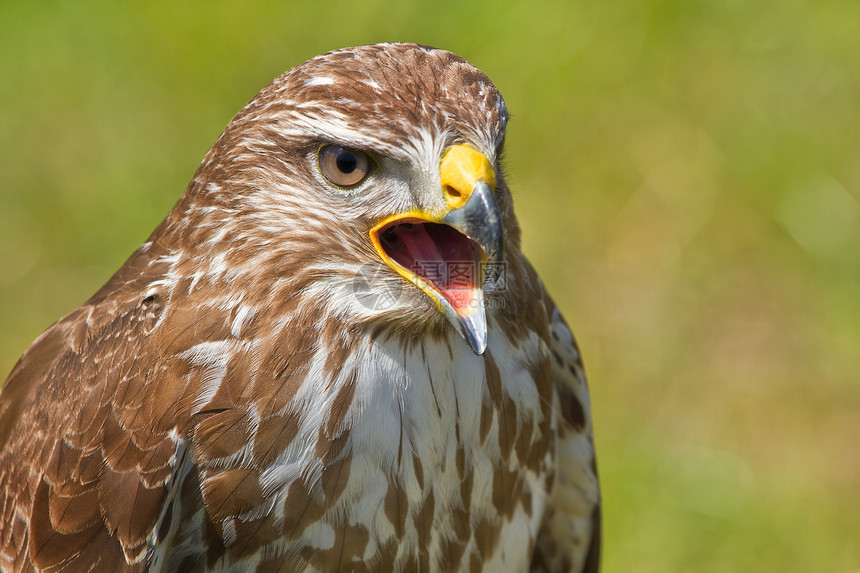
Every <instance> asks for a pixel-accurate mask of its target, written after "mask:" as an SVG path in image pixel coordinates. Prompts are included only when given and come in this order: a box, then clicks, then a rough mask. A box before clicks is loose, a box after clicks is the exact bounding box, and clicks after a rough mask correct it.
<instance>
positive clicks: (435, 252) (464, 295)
mask: <svg viewBox="0 0 860 573" xmlns="http://www.w3.org/2000/svg"><path fill="white" fill-rule="evenodd" d="M439 173H440V176H441V180H442V192H443V194H444V196H445V200H446V202H447V206H448V208H447V209H444V210H442V211H441V212H425V211H420V210H414V211H409V212H407V213H401V214H398V215H394V216H392V217H388V218H386V219H384V220H383V221H382V222H380V223H379V224H377V225H376V226H374V227H373V229H371V230H370V239H371V241H373V246H374V247H375V248H376V251H377V252H378V253H379V255H380V256H381V257H382V259H383V260H384V261H385V262H386V263H387V264H388V265H389V266H390V267H391V268H393V269H394V270H395V271H397V272H398V273H400V275H402V276H403V277H404V278H406V279H407V280H409V281H410V282H412V283H414V284H415V285H416V286H418V288H420V289H421V290H423V291H424V292H425V293H426V294H427V296H429V297H430V299H431V300H432V301H433V302H434V303H435V304H436V306H437V307H438V308H439V310H440V311H441V312H442V313H443V314H444V315H445V318H447V319H448V321H449V322H450V323H451V324H452V325H453V326H454V328H456V329H457V331H458V332H459V333H460V334H461V335H462V336H463V338H464V339H465V340H466V341H467V342H468V343H469V347H470V348H471V349H472V350H473V351H474V352H475V354H483V352H484V350H486V348H487V315H486V312H485V308H484V306H485V305H484V282H485V280H486V276H487V272H488V270H489V271H490V272H492V273H494V274H495V273H497V272H500V271H501V269H502V261H503V260H504V231H503V228H502V220H501V216H500V214H499V207H498V205H497V204H496V200H495V198H494V197H493V191H494V189H495V187H496V174H495V171H493V167H492V165H491V164H490V161H489V160H488V159H487V158H486V157H485V156H484V155H483V154H481V153H479V152H478V151H476V150H474V149H473V148H471V147H469V146H467V145H453V146H451V147H450V148H448V150H447V151H446V152H445V155H444V156H443V157H442V161H441V163H440V164H439Z"/></svg>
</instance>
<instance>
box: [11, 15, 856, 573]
mask: <svg viewBox="0 0 860 573" xmlns="http://www.w3.org/2000/svg"><path fill="white" fill-rule="evenodd" d="M858 23H860V3H857V2H844V1H841V0H820V1H818V2H816V3H814V4H813V3H807V2H800V1H797V0H781V1H775V0H770V1H769V0H764V1H759V2H743V1H741V0H695V1H681V0H675V1H670V0H648V1H641V0H611V1H609V2H605V3H601V2H590V1H585V0H573V1H549V0H536V1H532V2H524V1H512V0H494V1H492V2H491V1H486V2H471V3H465V2H447V1H439V2H434V3H426V4H418V3H405V2H402V3H401V2H393V1H390V0H389V1H388V2H380V1H377V0H365V1H364V2H360V3H356V2H343V1H341V0H331V1H328V2H283V1H280V2H275V1H267V2H254V3H251V2H239V1H226V0H224V1H222V0H219V1H212V2H202V1H198V2H183V3H167V2H163V3H160V2H140V3H132V2H128V3H122V2H111V1H106V0H104V1H88V0H87V1H81V2H72V1H56V0H53V1H51V0H46V1H44V2H26V1H23V0H4V1H3V2H2V3H0V370H2V371H3V373H4V375H5V372H8V371H9V370H10V369H11V368H12V366H13V364H14V361H15V360H16V359H17V357H18V356H19V355H20V353H21V352H23V350H24V349H25V348H26V347H27V345H28V344H29V343H30V341H31V340H32V339H33V338H34V337H35V336H36V335H37V334H38V333H39V332H41V331H42V330H43V329H44V328H45V327H47V326H48V325H49V324H50V323H51V322H53V321H54V320H56V319H57V318H58V317H60V316H61V315H63V314H65V313H66V312H68V311H70V310H72V309H73V308H75V307H76V306H77V305H79V304H80V303H81V302H82V301H83V300H85V299H86V298H87V297H88V296H89V295H90V294H91V293H92V292H94V291H95V290H96V289H97V288H98V287H99V286H100V285H101V284H102V283H103V282H104V281H105V280H106V279H107V278H108V277H109V276H110V274H111V273H112V271H113V270H115V269H116V268H117V267H118V266H119V265H121V264H122V262H123V261H124V260H125V258H126V257H127V256H128V255H129V254H130V253H131V252H132V250H133V249H134V248H136V246H137V245H138V244H139V243H141V242H142V241H143V240H144V239H145V238H146V236H147V235H148V234H149V232H150V231H151V230H152V229H153V228H154V227H155V225H156V224H157V223H158V222H159V221H160V220H161V218H162V217H163V216H164V215H165V214H166V213H167V211H168V210H169V208H170V207H171V205H172V204H173V203H174V202H175V201H176V199H177V198H178V197H179V195H180V194H181V193H182V190H183V189H184V187H185V185H186V184H187V182H188V181H189V180H190V178H191V175H192V174H193V172H194V169H195V168H196V166H197V164H198V163H199V161H200V160H201V158H202V157H203V154H204V153H205V152H206V150H207V149H208V147H209V146H210V145H211V144H212V142H213V141H214V140H215V138H216V137H217V136H218V134H219V133H220V132H221V130H222V129H223V127H224V126H225V125H226V124H227V122H228V121H229V120H230V118H231V117H232V115H233V114H234V113H235V112H237V111H238V110H239V109H240V108H241V107H242V105H243V104H244V103H245V102H246V101H247V100H248V99H249V98H250V97H252V96H253V95H254V93H256V91H257V90H258V89H260V88H261V87H262V86H264V85H265V84H266V83H268V82H269V81H270V80H271V79H272V78H274V77H275V76H276V75H278V74H280V73H281V72H282V71H284V70H285V69H287V68H289V67H291V66H293V65H295V64H298V63H300V62H302V61H304V60H305V59H307V58H309V57H311V56H313V55H315V54H317V53H320V52H322V51H326V50H329V49H334V48H338V47H343V46H347V45H355V44H363V43H374V42H379V41H416V42H421V43H426V44H431V45H435V46H438V47H444V48H447V49H449V50H452V51H455V52H457V53H459V54H461V55H463V56H465V57H466V58H467V59H469V60H470V61H472V62H473V63H474V64H476V65H477V66H478V67H480V68H482V69H483V70H484V71H485V72H487V74H488V75H489V76H490V77H491V78H493V80H494V81H495V83H496V84H497V85H498V87H499V88H500V89H501V91H502V93H503V94H504V95H505V98H506V101H507V104H508V107H509V109H510V110H511V111H512V114H513V121H512V123H511V125H510V128H509V137H508V146H507V150H508V153H507V157H508V171H509V180H510V182H511V185H512V188H513V189H514V192H515V198H516V202H517V208H518V212H519V215H520V219H521V222H522V225H523V227H524V236H525V244H526V249H527V252H528V253H529V255H530V257H531V258H532V260H533V262H534V263H535V264H536V266H537V267H538V269H539V270H540V272H541V274H542V276H543V277H544V279H545V281H546V282H547V283H548V285H549V287H550V289H551V291H552V292H553V293H554V296H555V297H556V299H557V300H558V301H559V303H560V304H561V306H562V308H563V309H564V310H565V312H566V315H567V317H568V319H569V321H570V322H571V323H572V324H573V325H574V327H575V330H576V332H577V335H578V338H579V340H580V343H581V346H582V347H583V351H584V353H585V357H586V361H587V367H588V370H589V375H590V379H591V384H592V393H593V401H594V410H595V423H596V431H597V444H598V447H599V449H600V467H601V472H602V480H603V492H604V497H605V507H606V518H605V524H606V525H605V535H606V542H605V567H604V571H606V572H623V571H643V572H651V571H653V572H664V571H706V572H707V571H809V572H822V571H839V572H841V571H860V544H858V537H860V455H858V444H857V442H858V438H860V385H858V372H860V300H858V297H860V289H858V287H860V262H858V261H859V260H860V207H858V199H860V113H858V111H860V33H858V28H860V26H858Z"/></svg>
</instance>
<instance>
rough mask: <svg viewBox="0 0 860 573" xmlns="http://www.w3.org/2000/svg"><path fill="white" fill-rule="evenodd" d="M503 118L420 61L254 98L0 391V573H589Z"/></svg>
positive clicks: (581, 492) (392, 57)
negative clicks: (123, 255) (135, 242)
mask: <svg viewBox="0 0 860 573" xmlns="http://www.w3.org/2000/svg"><path fill="white" fill-rule="evenodd" d="M507 120H508V114H507V111H506V107H505V104H504V101H503V100H502V97H501V95H500V94H499V92H498V90H497V89H496V87H495V86H494V85H493V83H492V82H491V81H490V80H489V79H488V78H487V77H486V76H485V75H484V74H483V73H482V72H480V71H479V70H478V69H476V68H475V67H473V66H472V65H471V64H469V63H468V62H466V61H465V60H463V59H462V58H460V57H458V56H455V55H453V54H451V53H450V52H446V51H443V50H437V49H432V48H429V47H426V46H420V45H415V44H380V45H374V46H364V47H358V48H350V49H342V50H338V51H334V52H330V53H326V54H323V55H321V56H318V57H315V58H313V59H311V60H309V61H308V62H306V63H304V64H301V65H299V66H297V67H295V68H293V69H291V70H290V71H288V72H286V73H285V74H283V75H282V76H280V77H279V78H277V79H276V80H274V81H273V82H272V83H271V84H270V85H268V86H267V87H265V88H264V89H263V90H262V91H261V92H260V93H259V94H257V95H256V96H255V97H254V98H253V99H252V100H251V101H250V102H249V103H248V104H247V105H246V106H245V107H244V108H243V109H242V110H241V111H240V112H239V114H238V115H236V117H235V118H234V119H233V120H232V121H231V122H230V124H229V125H228V126H227V128H226V130H225V131H224V133H223V134H222V135H221V136H220V137H219V138H218V140H217V141H216V142H215V144H214V145H213V147H212V148H211V150H210V151H209V152H208V153H207V154H206V156H205V158H204V160H203V162H202V163H201V165H200V167H199V169H198V170H197V172H196V174H195V176H194V178H193V180H192V181H191V183H190V184H189V186H188V188H187V190H186V192H185V194H184V195H182V197H181V198H180V199H179V201H178V203H177V204H176V205H175V207H174V208H173V209H172V211H171V212H170V213H169V214H168V216H167V217H166V218H165V219H164V221H163V222H162V223H161V224H160V225H159V226H158V227H157V228H156V229H155V231H154V232H153V233H152V235H151V236H150V237H149V239H148V240H147V241H146V242H145V243H144V244H143V245H142V246H140V248H138V249H137V250H136V251H135V252H134V253H133V254H132V255H131V257H130V258H129V259H128V261H127V262H126V263H125V264H124V265H123V266H122V267H121V268H120V269H119V270H118V271H117V272H116V274H114V276H113V277H112V278H111V279H110V280H109V281H108V282H107V284H105V285H104V286H103V287H102V288H101V289H100V290H99V291H98V292H97V293H96V294H95V295H93V297H92V298H90V299H89V300H88V301H87V302H86V303H85V304H84V305H83V306H81V307H80V308H78V309H77V310H75V311H73V312H72V313H71V314H69V315H68V316H66V317H65V318H62V319H61V320H59V321H58V322H57V323H56V324H54V325H53V326H51V327H50V328H48V330H47V331H45V332H44V333H43V334H42V335H41V336H39V337H38V338H37V339H36V341H35V342H34V343H33V344H32V346H31V347H30V348H29V349H28V350H27V351H26V352H25V353H24V355H23V356H22V358H21V359H20V361H19V362H18V363H17V364H16V365H15V367H14V369H13V370H12V372H11V374H10V375H9V378H8V379H7V380H6V382H5V384H4V385H3V386H2V393H0V570H2V571H3V572H7V573H12V572H19V571H70V572H71V571H74V572H78V571H150V572H162V571H165V572H167V571H171V572H172V571H211V572H215V571H218V572H228V571H230V572H238V571H243V572H244V571H257V572H271V571H336V570H342V571H368V570H374V571H481V570H483V571H528V570H531V571H596V570H597V564H598V560H599V547H600V541H599V540H600V499H599V490H598V481H597V472H596V465H595V456H594V448H593V440H592V431H591V414H590V405H589V396H588V389H587V386H586V380H585V376H584V373H583V367H582V363H581V361H580V355H579V351H578V350H577V346H576V343H575V341H574V338H573V335H572V334H571V331H570V329H569V328H568V326H567V325H566V324H565V321H564V319H563V318H562V316H561V314H560V313H559V310H558V308H557V307H556V306H555V304H554V303H553V301H552V299H551V298H550V297H549V295H548V294H547V292H546V290H545V288H544V286H543V284H542V282H541V280H540V279H539V278H538V276H537V274H536V273H535V271H534V270H533V268H532V267H531V266H530V265H529V263H528V261H527V260H526V258H525V257H524V256H523V253H522V251H521V247H520V229H519V227H518V224H517V221H516V218H515V216H514V212H513V207H512V199H511V192H510V190H509V188H508V186H507V184H506V183H505V178H504V176H503V172H502V171H501V168H500V156H501V153H502V145H503V142H504V138H505V127H506V123H507Z"/></svg>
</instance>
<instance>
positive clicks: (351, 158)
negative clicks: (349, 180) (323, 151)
mask: <svg viewBox="0 0 860 573" xmlns="http://www.w3.org/2000/svg"><path fill="white" fill-rule="evenodd" d="M356 167H358V159H356V157H355V155H353V154H352V153H350V152H348V151H341V152H340V154H338V156H337V168H338V169H340V172H341V173H352V172H353V171H355V168H356Z"/></svg>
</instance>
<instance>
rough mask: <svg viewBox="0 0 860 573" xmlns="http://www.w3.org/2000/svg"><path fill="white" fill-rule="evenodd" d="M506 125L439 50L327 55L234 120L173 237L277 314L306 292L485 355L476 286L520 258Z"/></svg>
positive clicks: (459, 63) (469, 77) (371, 319)
mask: <svg viewBox="0 0 860 573" xmlns="http://www.w3.org/2000/svg"><path fill="white" fill-rule="evenodd" d="M506 122H507V111H506V109H505V105H504V102H503V100H502V97H501V95H500V94H499V92H498V90H497V89H496V88H495V86H494V85H493V84H492V82H491V81H490V80H489V79H488V78H487V77H486V76H485V75H484V74H483V73H481V72H480V71H479V70H477V69H476V68H475V67H473V66H472V65H471V64H469V63H468V62H466V61H465V60H463V59H461V58H459V57H457V56H455V55H453V54H451V53H449V52H445V51H442V50H434V49H431V48H427V47H423V46H418V45H414V44H383V45H375V46H364V47H359V48H350V49H344V50H338V51H335V52H330V53H328V54H323V55H321V56H318V57H316V58H314V59H312V60H310V61H308V62H305V63H304V64H302V65H299V66H297V67H295V68H293V69H292V70H290V71H288V72H287V73H286V74H284V75H283V76H281V77H279V78H278V79H276V80H275V81H274V82H272V83H271V84H270V85H269V86H267V87H266V88H264V89H263V90H262V91H261V92H260V93H259V94H258V95H257V96H256V97H255V98H253V99H252V100H251V101H250V102H249V104H248V105H247V106H246V107H245V108H244V109H243V110H242V111H241V112H240V113H239V114H238V115H237V116H236V117H235V118H234V119H233V121H232V122H231V123H230V125H229V126H228V127H227V129H226V130H225V132H224V134H222V136H221V137H220V138H219V140H218V142H216V144H215V145H214V146H213V148H212V149H211V150H210V152H209V153H208V154H207V156H206V158H205V160H204V162H203V164H202V165H201V167H200V169H199V170H198V173H197V175H196V176H195V179H194V181H193V182H192V184H191V186H190V187H189V191H188V192H187V193H186V196H185V197H184V198H183V201H181V202H180V203H179V205H177V208H176V209H175V210H174V213H173V214H172V215H171V219H172V223H171V228H174V229H179V228H184V229H185V232H186V233H192V234H196V237H195V241H194V242H195V244H196V245H198V249H199V252H200V257H199V259H200V260H207V261H210V263H207V264H208V265H210V266H211V261H213V260H217V262H218V265H219V268H221V270H222V271H223V273H222V274H224V275H225V276H227V275H229V276H231V277H232V279H233V280H234V281H239V282H241V280H243V279H246V280H248V281H251V282H257V283H258V285H257V286H260V285H264V286H265V288H263V289H262V290H263V291H264V292H266V293H267V295H268V296H269V297H270V299H271V300H270V301H269V303H267V304H268V305H269V306H270V307H272V308H277V307H279V305H281V306H283V305H288V304H289V303H288V302H287V301H285V300H283V299H284V298H287V299H290V298H295V297H302V298H303V300H304V301H305V302H307V301H309V300H310V301H316V303H317V306H318V307H319V308H322V307H323V306H325V307H327V308H328V310H329V312H330V313H335V314H338V315H339V316H340V318H341V319H345V320H351V321H352V322H353V323H362V324H365V325H367V324H370V325H374V326H375V327H380V328H384V325H386V324H388V325H396V326H397V327H399V328H403V327H404V326H409V325H411V326H415V325H418V326H421V325H423V326H425V327H426V326H428V325H432V326H435V327H437V328H439V327H444V325H445V324H446V322H447V323H450V324H451V325H453V327H454V328H455V329H457V331H458V332H459V333H460V334H461V335H462V336H463V338H464V339H465V340H466V341H467V342H468V344H469V346H470V347H471V349H472V350H473V351H474V352H475V353H478V354H480V353H482V352H483V351H484V349H485V348H486V345H487V328H488V326H487V314H486V310H485V298H486V296H487V292H486V291H487V290H488V289H491V288H493V285H494V284H495V281H496V279H501V275H502V274H504V273H505V264H506V263H505V262H506V257H505V251H506V249H507V250H511V249H518V247H519V245H518V243H519V231H518V228H517V224H516V221H515V219H514V215H513V212H512V209H511V205H510V203H511V201H510V193H509V191H508V189H507V186H506V185H505V182H504V178H503V176H502V173H501V172H500V170H499V154H500V150H501V146H502V143H503V140H504V134H505V125H506ZM213 249H214V250H215V251H216V254H213V253H212V252H211V251H212V250H213ZM218 257H220V259H219V258H218ZM216 271H217V269H216ZM392 319H394V320H392Z"/></svg>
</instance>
